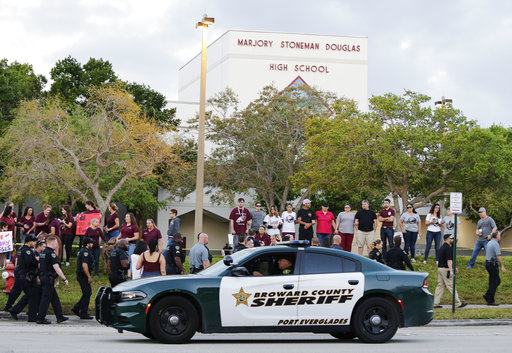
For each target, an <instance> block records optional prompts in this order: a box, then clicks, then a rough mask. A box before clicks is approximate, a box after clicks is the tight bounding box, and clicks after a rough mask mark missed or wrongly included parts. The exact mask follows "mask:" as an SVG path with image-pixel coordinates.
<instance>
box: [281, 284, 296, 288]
mask: <svg viewBox="0 0 512 353" xmlns="http://www.w3.org/2000/svg"><path fill="white" fill-rule="evenodd" d="M293 287H295V285H293V284H292V283H289V284H283V288H284V289H293Z"/></svg>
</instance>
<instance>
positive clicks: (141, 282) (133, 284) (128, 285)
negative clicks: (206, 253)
mask: <svg viewBox="0 0 512 353" xmlns="http://www.w3.org/2000/svg"><path fill="white" fill-rule="evenodd" d="M199 278H202V277H201V276H198V275H175V276H155V277H148V278H140V279H135V280H131V281H126V282H123V283H120V284H118V285H117V286H115V287H114V288H112V289H113V290H114V292H121V291H126V290H130V289H134V288H137V287H140V286H145V285H151V284H153V283H157V282H158V283H160V282H171V281H177V280H179V281H186V280H191V279H196V280H197V279H199Z"/></svg>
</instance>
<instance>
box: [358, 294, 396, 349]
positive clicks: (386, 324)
mask: <svg viewBox="0 0 512 353" xmlns="http://www.w3.org/2000/svg"><path fill="white" fill-rule="evenodd" d="M352 324H353V328H354V332H355V334H356V336H357V337H358V338H359V339H360V340H361V341H362V342H366V343H384V342H387V341H389V340H390V339H391V338H392V337H393V336H394V335H395V333H396V330H397V329H398V326H399V314H398V311H397V309H396V308H395V305H394V303H392V302H391V301H389V300H387V299H384V298H368V299H366V300H365V301H364V302H363V303H361V305H359V307H358V308H357V309H356V312H355V314H354V317H353V321H352Z"/></svg>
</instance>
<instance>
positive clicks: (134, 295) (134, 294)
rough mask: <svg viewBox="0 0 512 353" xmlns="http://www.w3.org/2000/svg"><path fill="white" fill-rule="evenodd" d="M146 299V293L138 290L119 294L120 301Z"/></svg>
mask: <svg viewBox="0 0 512 353" xmlns="http://www.w3.org/2000/svg"><path fill="white" fill-rule="evenodd" d="M144 298H146V293H144V292H142V291H140V290H132V291H127V292H121V301H123V302H125V301H129V300H141V299H144Z"/></svg>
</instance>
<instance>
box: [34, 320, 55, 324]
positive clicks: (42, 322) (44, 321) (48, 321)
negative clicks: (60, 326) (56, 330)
mask: <svg viewBox="0 0 512 353" xmlns="http://www.w3.org/2000/svg"><path fill="white" fill-rule="evenodd" d="M36 322H37V323H38V324H39V325H49V324H51V323H52V322H51V321H50V320H48V319H44V320H37V321H36Z"/></svg>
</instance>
